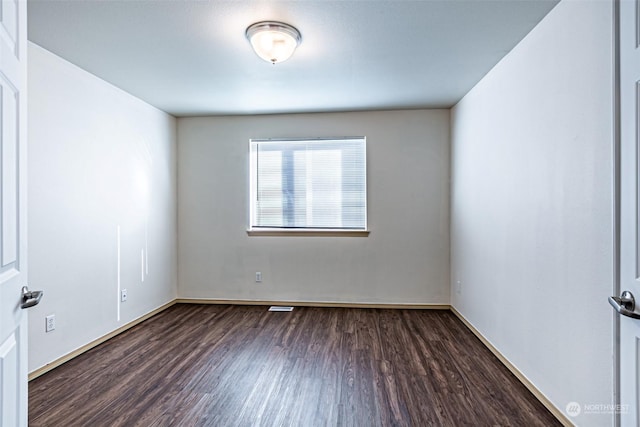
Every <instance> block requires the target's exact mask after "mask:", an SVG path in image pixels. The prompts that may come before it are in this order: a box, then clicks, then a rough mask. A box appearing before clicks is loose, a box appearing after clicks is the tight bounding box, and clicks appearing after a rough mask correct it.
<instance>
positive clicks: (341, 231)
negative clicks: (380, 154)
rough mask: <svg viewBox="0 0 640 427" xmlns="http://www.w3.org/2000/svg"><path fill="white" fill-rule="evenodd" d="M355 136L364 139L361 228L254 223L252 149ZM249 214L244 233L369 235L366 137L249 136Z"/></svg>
mask: <svg viewBox="0 0 640 427" xmlns="http://www.w3.org/2000/svg"><path fill="white" fill-rule="evenodd" d="M349 140H358V141H362V142H363V151H364V153H363V155H364V171H363V172H364V200H365V209H364V228H306V227H304V228H303V227H254V226H253V224H254V223H255V219H256V218H255V214H256V212H255V200H256V193H257V176H256V175H257V166H256V164H257V156H258V150H257V149H255V147H257V146H258V145H259V144H265V143H266V144H269V143H274V144H277V143H286V142H291V143H296V142H298V143H305V142H322V141H349ZM248 163H249V164H248V167H249V174H248V175H249V189H248V190H249V191H248V193H249V206H248V208H249V215H248V223H249V225H248V227H247V230H246V231H247V235H249V236H345V237H347V236H348V237H366V236H368V235H369V233H370V230H369V215H368V210H369V200H368V175H367V138H366V136H340V137H312V138H309V137H303V138H290V137H288V138H251V139H249V162H248Z"/></svg>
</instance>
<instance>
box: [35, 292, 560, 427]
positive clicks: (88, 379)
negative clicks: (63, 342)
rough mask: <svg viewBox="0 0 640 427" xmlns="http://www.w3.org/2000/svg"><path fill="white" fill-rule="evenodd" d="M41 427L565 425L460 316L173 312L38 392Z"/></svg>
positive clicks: (223, 309) (185, 308)
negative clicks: (485, 345) (527, 388)
mask: <svg viewBox="0 0 640 427" xmlns="http://www.w3.org/2000/svg"><path fill="white" fill-rule="evenodd" d="M29 425H30V426H33V427H37V426H47V427H52V426H64V427H66V426H134V425H136V426H138V425H139V426H174V425H175V426H219V427H226V426H365V427H368V426H420V427H422V426H465V425H466V426H494V425H500V426H528V427H529V426H554V425H560V424H559V423H558V421H557V420H556V419H555V418H554V417H553V416H552V415H551V414H550V413H549V412H548V411H547V410H546V409H545V408H544V407H543V406H542V405H541V404H540V403H539V402H538V401H537V400H536V399H535V398H534V397H533V395H531V394H530V393H529V392H528V391H527V390H526V389H525V387H524V386H523V385H522V384H521V383H520V382H519V381H518V380H517V379H516V378H515V377H514V376H513V375H512V374H511V373H510V372H509V371H508V370H507V369H506V368H505V367H504V366H503V365H502V364H501V363H500V362H499V361H498V360H497V359H496V358H495V357H494V356H493V355H492V354H491V353H490V352H489V350H487V349H486V347H484V346H483V345H482V343H480V341H478V339H477V338H476V337H475V336H474V335H473V334H472V333H471V332H470V331H469V330H468V329H467V328H466V327H465V326H464V325H463V324H462V323H461V322H460V321H459V320H458V319H457V318H456V317H455V316H454V315H453V314H452V313H451V312H449V311H440V310H437V311H436V310H375V309H342V308H302V307H301V308H296V309H295V310H294V311H293V312H291V313H273V312H268V311H267V307H256V306H253V307H252V306H228V305H182V304H178V305H175V306H173V307H171V308H169V309H168V310H165V311H164V312H162V313H160V314H158V315H156V316H155V317H153V318H151V319H149V320H147V321H145V322H143V323H141V324H140V325H138V326H136V327H134V328H132V329H130V330H129V331H127V332H125V333H123V334H120V335H119V336H117V337H115V338H113V339H111V340H109V341H108V342H106V343H104V344H102V345H100V346H98V347H96V348H94V349H92V350H90V351H88V352H87V353H85V354H83V355H81V356H79V357H77V358H75V359H73V360H72V361H70V362H67V363H66V364H64V365H62V366H60V367H58V368H56V369H54V370H53V371H51V372H49V373H47V374H45V375H43V376H41V377H40V378H37V379H35V380H33V381H32V382H31V383H30V384H29Z"/></svg>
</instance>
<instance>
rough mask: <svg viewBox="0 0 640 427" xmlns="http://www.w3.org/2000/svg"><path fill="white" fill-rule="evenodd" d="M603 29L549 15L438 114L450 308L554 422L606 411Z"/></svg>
mask: <svg viewBox="0 0 640 427" xmlns="http://www.w3.org/2000/svg"><path fill="white" fill-rule="evenodd" d="M612 19H613V18H612V4H611V2H609V1H582V2H576V1H562V2H560V3H559V4H558V6H556V7H555V9H553V10H552V11H551V12H550V13H549V15H548V16H547V17H546V18H545V19H544V20H543V21H542V22H541V23H540V24H539V25H538V26H537V27H536V28H535V29H534V30H533V31H532V32H531V33H530V34H529V35H528V36H527V37H526V38H525V39H524V40H523V41H522V42H521V43H520V44H519V45H518V46H517V47H516V48H515V49H514V50H513V51H512V52H511V53H510V54H509V55H507V56H506V57H505V58H504V59H503V60H502V61H501V62H500V63H499V64H498V65H497V66H496V67H495V68H494V69H493V70H492V71H491V72H490V73H489V74H488V75H487V76H486V77H485V78H484V79H483V80H482V81H481V82H480V83H479V84H478V85H477V86H476V87H475V88H474V89H473V90H472V91H471V92H470V93H469V94H467V95H466V96H465V97H464V99H463V100H462V101H460V103H459V104H458V105H457V106H456V107H455V108H454V109H453V110H452V143H453V147H452V181H453V182H452V196H451V197H452V220H451V221H452V223H451V227H452V276H451V280H452V286H451V288H452V294H451V299H452V304H453V306H454V307H455V308H456V309H457V310H459V311H460V312H461V313H462V314H463V315H464V316H465V317H466V318H467V319H468V320H469V321H470V322H471V323H472V324H473V325H474V326H475V327H476V328H477V329H478V330H479V331H480V332H481V333H482V334H483V335H484V336H485V337H487V338H488V339H489V340H490V341H491V342H492V343H493V345H495V347H497V348H498V349H499V350H500V351H501V352H502V353H503V354H504V355H505V356H506V357H507V358H508V359H509V360H510V361H511V362H512V363H513V364H514V365H515V366H516V367H517V368H519V369H520V370H521V371H522V372H523V373H524V374H525V375H526V376H527V377H528V378H529V379H530V380H531V381H532V382H533V383H534V384H535V385H536V386H537V387H538V388H539V389H540V390H541V391H542V392H543V393H545V394H546V395H547V397H549V398H550V399H551V400H552V402H553V403H554V404H555V405H556V406H557V407H558V408H560V409H561V410H563V411H564V410H565V408H566V405H567V403H569V402H571V401H575V402H578V403H580V404H609V403H612V400H613V386H612V384H613V373H612V371H613V369H612V365H613V346H612V338H611V336H612V329H613V310H612V309H611V307H609V305H608V304H607V301H606V299H607V296H608V295H610V294H611V293H612V292H613V280H612V276H613V263H612V259H613V258H612V248H613V240H612V235H613V233H612V227H613V226H612V206H613V202H612V197H613V196H612V175H613V173H612V160H611V159H612V146H613V142H612V141H613V139H612V135H613V131H612V129H613V124H612V96H613V95H612V94H613V77H612V64H613V59H612V58H613V57H612V55H613V52H612ZM458 281H460V282H461V285H460V287H458V284H457V282H458ZM574 420H575V422H576V423H577V424H578V425H581V426H603V425H608V424H611V422H612V415H611V414H603V415H589V414H584V413H583V414H581V415H580V416H578V417H577V418H575V419H574Z"/></svg>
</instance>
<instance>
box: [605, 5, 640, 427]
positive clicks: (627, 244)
mask: <svg viewBox="0 0 640 427" xmlns="http://www.w3.org/2000/svg"><path fill="white" fill-rule="evenodd" d="M619 17H620V26H619V36H620V123H621V127H620V177H621V179H620V289H621V290H622V291H629V292H630V293H631V294H632V296H635V298H638V297H640V251H639V248H638V246H639V245H640V227H639V225H640V224H639V223H640V209H639V208H640V186H639V184H640V173H639V172H640V169H639V166H638V160H639V157H638V155H639V154H640V152H639V151H638V148H639V144H640V127H639V126H638V125H639V121H638V114H639V113H640V111H639V109H638V107H639V104H638V103H640V49H639V46H640V22H639V21H640V4H639V3H638V0H622V1H620V3H619ZM624 296H625V297H629V298H618V299H617V300H615V301H612V302H613V303H612V305H614V306H616V304H617V305H618V311H622V314H626V315H621V316H620V347H619V355H620V359H619V375H620V404H621V407H620V411H619V412H620V420H621V425H622V426H629V427H631V426H633V427H637V426H639V425H640V414H639V413H638V412H639V411H640V405H639V404H638V401H639V400H638V399H639V398H640V395H639V390H640V300H637V305H638V306H637V307H634V304H633V303H631V302H630V300H631V298H630V296H631V295H628V294H627V295H624ZM621 297H622V295H621ZM610 301H611V300H610ZM631 316H632V317H631ZM635 317H638V318H635Z"/></svg>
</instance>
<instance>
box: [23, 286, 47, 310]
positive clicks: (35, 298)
mask: <svg viewBox="0 0 640 427" xmlns="http://www.w3.org/2000/svg"><path fill="white" fill-rule="evenodd" d="M43 294H44V292H42V291H30V290H29V288H28V287H26V286H23V287H22V303H21V304H20V308H29V307H33V306H34V305H38V303H40V300H41V299H42V295H43Z"/></svg>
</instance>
